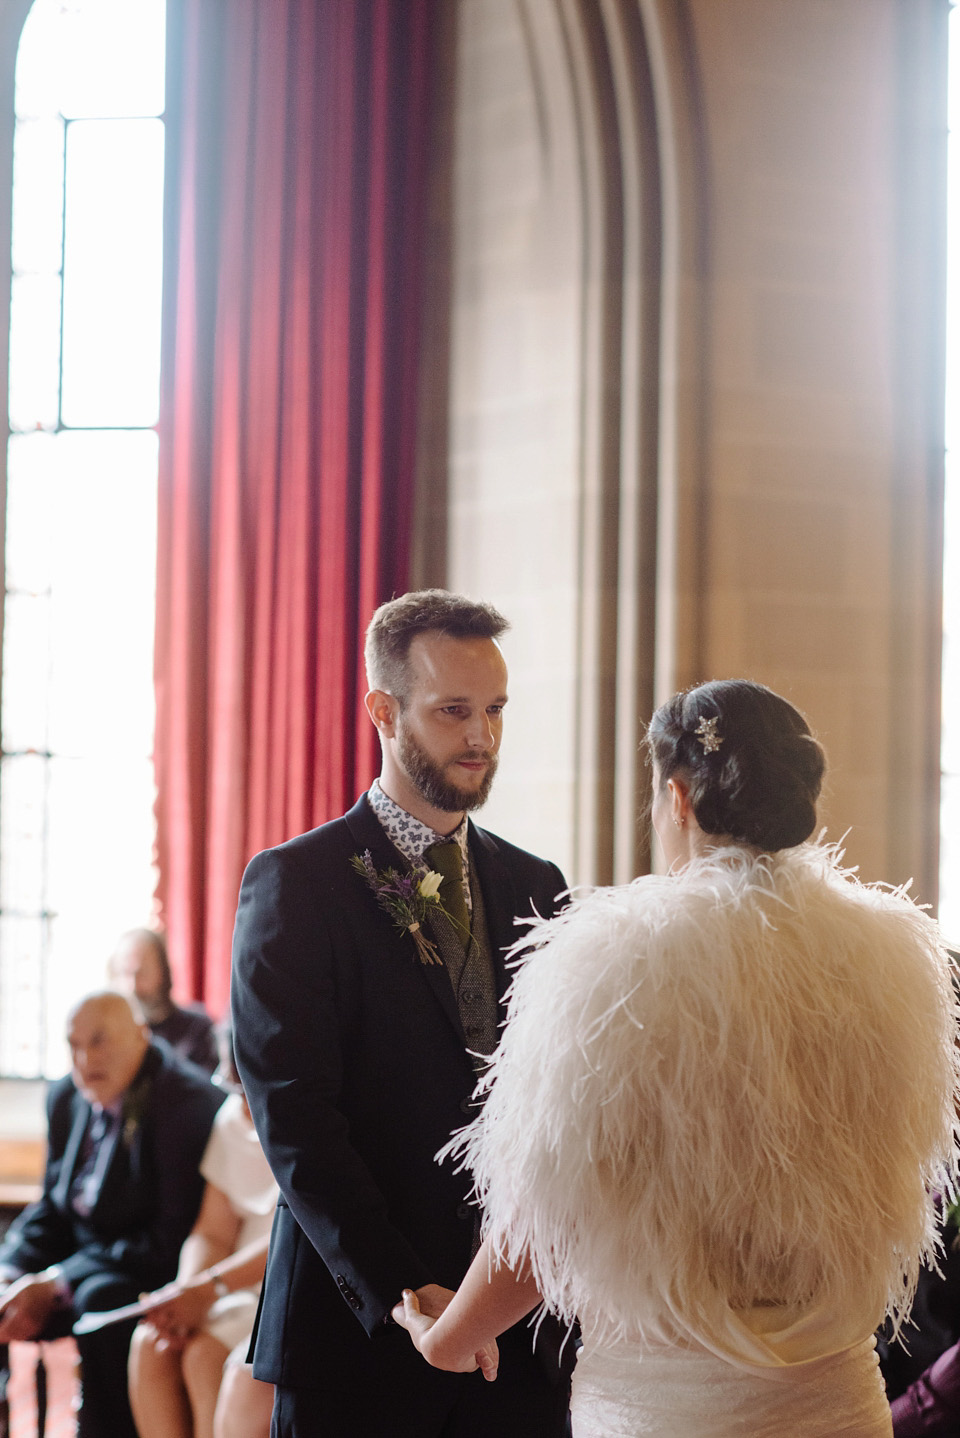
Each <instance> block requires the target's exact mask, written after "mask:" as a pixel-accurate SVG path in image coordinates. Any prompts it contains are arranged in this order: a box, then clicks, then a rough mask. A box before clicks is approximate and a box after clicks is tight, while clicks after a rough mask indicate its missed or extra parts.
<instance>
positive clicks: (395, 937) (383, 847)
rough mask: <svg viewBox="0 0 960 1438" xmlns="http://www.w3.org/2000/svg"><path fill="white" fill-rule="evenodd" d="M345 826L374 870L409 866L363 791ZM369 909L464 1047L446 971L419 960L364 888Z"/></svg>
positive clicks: (405, 937)
mask: <svg viewBox="0 0 960 1438" xmlns="http://www.w3.org/2000/svg"><path fill="white" fill-rule="evenodd" d="M344 817H345V819H346V824H347V828H348V829H349V830H350V833H351V835H352V836H353V839H354V840H355V842H356V845H357V848H356V852H357V853H358V854H363V853H364V852H365V851H366V850H368V849H369V851H370V858H371V860H372V861H373V866H374V868H375V869H377V870H381V869H390V868H393V869H409V867H410V865H409V864H408V863H407V861H406V859H405V858H404V857H403V855H402V854H401V853H400V851H399V849H397V848H396V847H395V846H394V845H393V844H392V843H391V842H390V840H389V839H388V838H387V835H386V833H385V831H384V828H383V825H382V824H381V823H380V820H379V819H378V818H377V816H376V814H375V813H374V812H373V810H372V808H371V807H370V804H369V803H368V801H367V797H366V795H365V794H363V795H361V797H360V798H359V799H358V800H357V802H356V804H354V806H353V808H352V809H351V810H350V811H349V813H347V814H346V815H345V816H344ZM367 898H368V899H369V903H370V907H371V909H372V910H373V911H374V912H375V913H376V914H377V915H378V917H379V918H380V920H382V927H383V931H384V943H385V944H386V942H387V937H388V936H389V940H390V941H391V943H392V945H393V947H394V948H395V949H396V950H397V953H398V957H399V959H400V961H401V962H403V961H406V962H407V963H410V964H412V965H414V967H415V968H416V969H418V970H419V972H420V974H421V975H422V977H423V980H424V982H425V983H426V985H427V988H428V989H429V990H430V992H431V993H432V994H433V996H434V998H435V999H436V1000H437V1002H438V1003H439V1005H440V1007H441V1008H442V1009H443V1012H444V1013H445V1014H446V1016H447V1018H448V1019H449V1021H450V1023H451V1024H452V1025H453V1027H454V1029H455V1030H456V1032H457V1035H458V1037H459V1039H460V1042H461V1043H462V1044H463V1046H464V1048H466V1043H467V1040H466V1035H465V1034H464V1032H463V1026H462V1024H461V1023H460V1014H459V1012H458V1010H457V999H456V995H455V994H454V992H453V985H452V984H451V982H450V975H449V974H448V973H447V969H446V965H445V964H442V963H441V964H422V963H421V962H420V959H419V957H418V955H417V950H416V946H415V945H414V942H413V938H412V937H411V935H409V934H401V933H400V931H399V929H397V928H396V926H395V925H394V923H393V920H392V919H391V918H390V917H389V915H388V914H385V913H384V912H383V910H382V909H381V908H380V906H379V904H378V903H377V900H376V897H375V895H373V894H372V893H370V891H369V889H368V890H367Z"/></svg>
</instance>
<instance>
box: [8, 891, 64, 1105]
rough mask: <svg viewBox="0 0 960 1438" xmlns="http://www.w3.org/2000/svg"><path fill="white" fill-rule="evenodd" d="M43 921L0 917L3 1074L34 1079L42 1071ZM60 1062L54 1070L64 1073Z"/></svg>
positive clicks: (43, 1040) (44, 1037)
mask: <svg viewBox="0 0 960 1438" xmlns="http://www.w3.org/2000/svg"><path fill="white" fill-rule="evenodd" d="M44 927H45V926H44V922H43V920H42V919H39V918H36V919H21V918H18V917H15V916H13V915H6V914H4V915H2V916H0V1045H2V1052H3V1055H4V1065H3V1069H4V1073H5V1074H8V1075H10V1076H11V1077H14V1078H35V1077H36V1076H37V1075H38V1074H40V1073H41V1072H42V1067H41V1065H42V1062H43V1052H44V1049H45V1047H46V1035H45V1033H44V987H45V985H44V963H43V949H44V943H43V938H44ZM64 1069H65V1065H64V1064H63V1062H62V1061H61V1063H60V1065H59V1067H58V1068H57V1069H55V1070H53V1072H55V1073H63V1072H64Z"/></svg>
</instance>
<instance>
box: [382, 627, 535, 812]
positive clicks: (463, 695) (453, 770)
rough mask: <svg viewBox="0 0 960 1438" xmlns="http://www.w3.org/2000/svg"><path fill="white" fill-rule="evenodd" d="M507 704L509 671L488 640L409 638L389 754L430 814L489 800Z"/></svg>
mask: <svg viewBox="0 0 960 1438" xmlns="http://www.w3.org/2000/svg"><path fill="white" fill-rule="evenodd" d="M506 702H507V666H506V664H505V663H504V661H503V655H502V654H501V653H500V649H499V647H498V646H497V644H496V643H495V642H494V641H493V640H492V639H455V638H452V637H451V636H450V635H446V634H440V633H437V632H435V631H433V632H430V633H427V634H418V635H417V637H416V638H415V639H414V640H413V642H412V644H411V646H410V654H409V659H408V664H407V686H406V694H405V703H404V704H403V705H402V706H400V707H399V708H398V711H397V715H396V721H395V725H394V754H395V758H396V762H397V765H398V767H399V768H400V770H401V771H402V773H403V775H404V776H405V778H406V780H407V781H408V782H409V784H410V785H411V787H412V788H413V789H414V790H415V791H416V793H417V794H418V795H419V796H420V797H421V798H422V799H424V800H425V801H426V802H427V803H428V804H430V805H432V807H433V808H435V809H439V810H442V811H443V812H445V813H450V814H453V813H459V812H461V811H463V810H465V809H477V808H479V807H480V805H481V804H483V802H484V801H485V800H486V798H487V795H488V794H489V792H490V786H491V785H492V783H493V776H494V774H495V773H496V769H497V753H498V751H499V748H500V740H501V737H502V731H503V706H504V705H505V704H506Z"/></svg>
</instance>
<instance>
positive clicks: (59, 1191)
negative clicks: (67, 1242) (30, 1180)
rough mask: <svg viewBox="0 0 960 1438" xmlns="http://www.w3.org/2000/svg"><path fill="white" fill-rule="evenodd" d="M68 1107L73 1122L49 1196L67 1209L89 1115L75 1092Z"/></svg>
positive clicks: (89, 1111) (85, 1103)
mask: <svg viewBox="0 0 960 1438" xmlns="http://www.w3.org/2000/svg"><path fill="white" fill-rule="evenodd" d="M70 1106H71V1110H72V1113H73V1122H72V1124H71V1125H70V1132H69V1134H68V1135H67V1143H66V1147H65V1148H64V1150H63V1158H62V1159H61V1161H60V1173H59V1175H58V1177H57V1181H56V1183H55V1184H54V1186H53V1191H52V1193H51V1195H50V1196H51V1198H52V1199H53V1201H54V1203H55V1204H56V1205H57V1207H58V1208H68V1207H69V1205H70V1185H71V1183H72V1182H73V1176H74V1173H75V1172H76V1168H77V1163H78V1162H79V1159H80V1149H81V1146H82V1144H83V1135H84V1134H85V1133H86V1131H87V1124H88V1123H89V1121H90V1113H91V1109H90V1105H89V1104H88V1103H87V1101H86V1099H85V1098H82V1097H81V1095H80V1094H79V1093H77V1092H76V1090H74V1093H73V1097H72V1099H71V1101H70Z"/></svg>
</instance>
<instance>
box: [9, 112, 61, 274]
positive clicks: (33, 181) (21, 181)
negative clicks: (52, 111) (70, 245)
mask: <svg viewBox="0 0 960 1438" xmlns="http://www.w3.org/2000/svg"><path fill="white" fill-rule="evenodd" d="M62 249H63V121H62V120H21V121H20V122H19V124H18V125H17V127H16V132H15V136H14V142H13V247H12V253H13V268H14V271H15V272H16V273H17V274H24V273H26V272H30V273H31V274H51V275H55V274H59V271H60V261H61V257H62Z"/></svg>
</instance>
